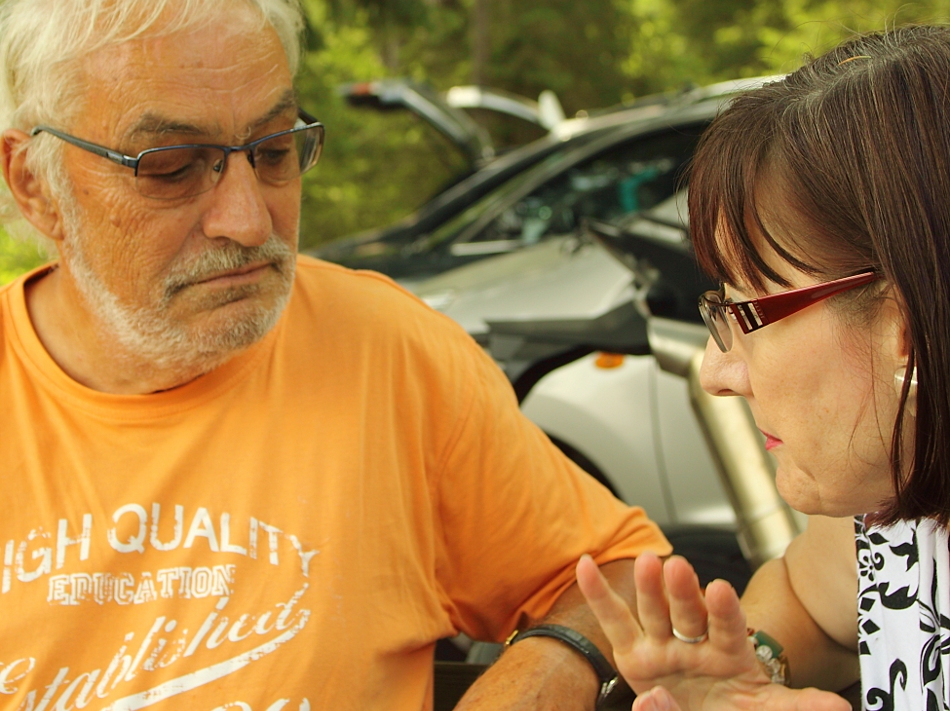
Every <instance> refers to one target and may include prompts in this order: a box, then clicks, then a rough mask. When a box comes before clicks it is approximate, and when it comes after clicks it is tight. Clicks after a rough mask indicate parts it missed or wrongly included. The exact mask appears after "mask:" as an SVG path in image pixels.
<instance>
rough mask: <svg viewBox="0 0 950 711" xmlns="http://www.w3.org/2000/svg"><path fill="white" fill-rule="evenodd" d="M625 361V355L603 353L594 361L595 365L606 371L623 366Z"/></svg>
mask: <svg viewBox="0 0 950 711" xmlns="http://www.w3.org/2000/svg"><path fill="white" fill-rule="evenodd" d="M623 359H624V355H623V354H622V353H601V354H599V355H598V356H597V360H595V361H594V365H596V366H597V367H598V368H603V369H604V370H609V369H610V368H619V367H620V366H621V365H623Z"/></svg>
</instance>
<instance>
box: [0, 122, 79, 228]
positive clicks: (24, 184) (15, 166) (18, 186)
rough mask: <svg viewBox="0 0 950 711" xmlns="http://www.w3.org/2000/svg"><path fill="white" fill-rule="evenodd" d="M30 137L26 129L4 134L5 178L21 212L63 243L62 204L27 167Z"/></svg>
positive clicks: (0, 156)
mask: <svg viewBox="0 0 950 711" xmlns="http://www.w3.org/2000/svg"><path fill="white" fill-rule="evenodd" d="M29 144H30V137H29V136H28V135H27V134H26V133H24V132H23V131H18V130H16V129H9V130H7V131H4V132H3V134H2V137H0V161H2V167H3V178H4V180H6V183H7V187H8V188H9V189H10V194H11V195H13V199H14V200H15V201H16V204H17V206H18V207H19V208H20V212H21V213H22V215H23V217H25V218H26V219H27V220H28V221H29V222H30V224H31V225H33V226H34V227H35V228H36V229H38V230H39V231H40V232H42V233H43V234H44V235H46V236H47V237H49V238H50V239H52V240H54V241H56V242H57V243H59V241H60V240H62V239H63V223H62V217H61V215H60V212H59V206H58V205H57V204H56V201H55V200H54V199H53V198H52V196H51V194H50V190H49V186H48V185H47V184H46V182H45V181H43V180H40V179H39V178H38V177H37V176H36V175H34V174H33V172H32V171H30V169H29V168H28V167H27V164H26V156H27V152H28V151H29Z"/></svg>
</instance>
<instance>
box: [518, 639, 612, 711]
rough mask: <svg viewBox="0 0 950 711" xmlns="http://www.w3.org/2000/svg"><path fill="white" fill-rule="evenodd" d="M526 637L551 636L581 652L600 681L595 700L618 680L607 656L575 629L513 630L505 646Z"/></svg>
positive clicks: (608, 690) (603, 695) (606, 692)
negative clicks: (598, 692)
mask: <svg viewBox="0 0 950 711" xmlns="http://www.w3.org/2000/svg"><path fill="white" fill-rule="evenodd" d="M528 637H551V638H553V639H556V640H559V641H561V642H563V643H564V644H566V645H567V646H568V647H571V648H572V649H574V651H576V652H578V653H579V654H581V655H582V656H583V657H584V659H586V660H587V662H588V663H589V664H590V665H591V667H592V668H593V669H594V673H596V674H597V679H598V680H599V681H600V694H599V695H598V697H597V702H598V703H600V702H601V701H603V700H604V698H605V697H606V696H607V694H609V693H610V691H611V690H612V689H613V688H614V686H616V684H617V681H618V675H617V670H616V669H614V668H613V666H612V665H611V664H610V662H608V661H607V658H606V657H605V656H604V655H603V654H601V651H600V650H599V649H597V645H595V644H594V643H593V642H591V641H590V640H589V639H587V637H585V636H584V635H582V634H581V633H580V632H578V631H577V630H573V629H571V628H570V627H565V626H564V625H538V626H537V627H531V628H529V629H526V630H524V631H522V632H515V633H514V634H513V635H512V636H511V637H510V638H509V640H508V642H507V643H506V644H507V646H510V645H512V644H515V643H516V642H520V641H521V640H523V639H527V638H528Z"/></svg>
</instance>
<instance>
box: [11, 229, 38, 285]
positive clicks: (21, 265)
mask: <svg viewBox="0 0 950 711" xmlns="http://www.w3.org/2000/svg"><path fill="white" fill-rule="evenodd" d="M48 261H49V256H48V255H47V254H46V251H45V250H44V249H43V248H42V247H41V246H40V245H39V243H38V242H34V241H32V240H29V239H20V238H17V237H11V236H10V235H9V234H7V232H6V231H4V230H2V229H0V285H2V284H6V283H7V282H10V281H13V280H14V279H16V278H17V277H18V276H19V275H20V274H23V273H24V272H27V271H29V270H30V269H33V268H35V267H38V266H40V265H41V264H44V263H45V262H48Z"/></svg>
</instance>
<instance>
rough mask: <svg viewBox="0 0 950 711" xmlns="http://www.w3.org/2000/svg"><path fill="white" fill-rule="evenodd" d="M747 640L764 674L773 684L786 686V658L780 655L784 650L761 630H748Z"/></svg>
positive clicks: (787, 675) (787, 677) (787, 676)
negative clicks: (763, 669)
mask: <svg viewBox="0 0 950 711" xmlns="http://www.w3.org/2000/svg"><path fill="white" fill-rule="evenodd" d="M747 631H748V633H749V639H751V640H752V648H753V649H754V650H755V658H756V659H758V660H759V662H760V663H761V664H762V666H763V667H765V673H766V674H768V676H769V679H771V680H772V683H773V684H782V685H784V686H788V682H789V672H788V657H786V656H785V655H784V654H782V650H783V649H784V648H783V647H782V645H781V644H779V643H778V642H777V641H776V640H775V638H774V637H772V636H771V635H769V634H766V633H765V632H763V631H762V630H758V631H757V630H754V629H752V628H751V627H749V628H748V630H747Z"/></svg>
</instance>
